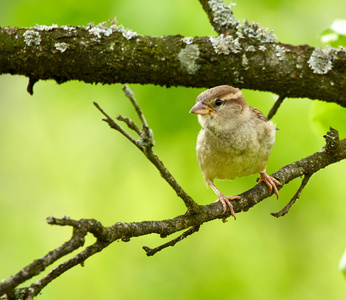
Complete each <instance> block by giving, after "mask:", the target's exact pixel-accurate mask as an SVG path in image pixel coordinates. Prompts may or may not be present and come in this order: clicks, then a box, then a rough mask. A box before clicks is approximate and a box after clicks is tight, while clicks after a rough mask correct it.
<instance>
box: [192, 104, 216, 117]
mask: <svg viewBox="0 0 346 300" xmlns="http://www.w3.org/2000/svg"><path fill="white" fill-rule="evenodd" d="M212 110H213V109H212V108H210V107H209V106H206V105H204V104H203V103H202V102H201V101H200V102H197V103H196V104H195V105H194V107H192V108H191V110H190V113H193V114H197V115H206V114H209V113H210V112H211V111H212Z"/></svg>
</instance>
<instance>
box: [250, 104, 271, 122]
mask: <svg viewBox="0 0 346 300" xmlns="http://www.w3.org/2000/svg"><path fill="white" fill-rule="evenodd" d="M250 110H251V111H252V112H254V113H255V114H256V116H257V118H258V119H260V120H262V121H265V122H267V121H268V118H267V117H266V116H265V115H264V114H263V113H262V112H261V111H260V110H258V109H257V108H254V107H251V106H250Z"/></svg>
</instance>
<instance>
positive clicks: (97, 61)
mask: <svg viewBox="0 0 346 300" xmlns="http://www.w3.org/2000/svg"><path fill="white" fill-rule="evenodd" d="M244 28H245V29H244ZM244 28H243V29H242V30H238V31H237V34H236V35H234V36H233V37H232V35H225V36H223V35H221V36H219V37H212V38H211V37H209V36H207V37H193V38H184V37H183V36H180V35H175V36H162V37H153V36H146V35H137V34H135V33H133V32H132V31H126V30H124V29H123V27H121V26H115V25H113V26H111V27H107V26H104V25H98V26H88V27H67V26H63V27H58V26H51V27H47V26H36V27H34V28H0V53H1V55H0V74H6V73H9V74H12V75H24V76H27V77H29V78H30V83H29V88H28V89H29V91H30V92H32V86H33V84H34V83H35V82H36V81H38V80H47V79H54V80H56V81H57V82H58V83H62V82H65V81H69V80H80V81H84V82H86V83H103V84H112V83H117V82H121V83H140V84H157V85H161V86H167V87H169V86H185V87H212V86H216V85H221V84H229V85H233V86H237V87H239V88H246V89H253V90H260V91H270V92H273V93H276V94H278V95H281V96H285V97H308V98H311V99H321V100H325V101H328V102H335V103H338V104H340V105H341V106H344V107H345V106H346V95H345V93H343V92H342V91H344V90H345V89H346V72H345V71H346V68H345V66H346V64H345V62H346V51H344V49H339V50H338V49H333V48H330V49H329V50H325V51H324V50H321V49H314V48H312V47H310V46H308V45H303V46H293V45H287V44H281V43H275V42H273V41H272V38H271V36H270V35H269V36H267V37H265V38H263V36H265V32H263V29H261V30H260V29H259V28H260V27H259V26H258V25H256V24H255V25H254V24H247V26H246V27H244ZM256 34H257V35H256ZM266 34H270V33H266ZM323 51H324V52H323ZM329 67H330V69H329Z"/></svg>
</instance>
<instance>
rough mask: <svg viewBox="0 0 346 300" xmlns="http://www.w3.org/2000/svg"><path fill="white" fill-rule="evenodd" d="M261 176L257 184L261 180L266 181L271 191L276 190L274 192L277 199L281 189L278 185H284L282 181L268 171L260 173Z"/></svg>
mask: <svg viewBox="0 0 346 300" xmlns="http://www.w3.org/2000/svg"><path fill="white" fill-rule="evenodd" d="M260 175H261V178H260V180H259V181H258V183H257V184H259V183H261V182H265V184H266V185H267V186H268V187H269V190H270V192H272V191H273V190H274V194H275V195H276V199H278V198H279V191H278V188H277V187H276V185H282V184H281V182H280V181H278V180H276V179H275V178H274V177H271V176H269V175H268V174H267V173H266V172H261V173H260Z"/></svg>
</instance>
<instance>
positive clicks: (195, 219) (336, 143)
mask: <svg viewBox="0 0 346 300" xmlns="http://www.w3.org/2000/svg"><path fill="white" fill-rule="evenodd" d="M124 90H125V93H126V96H127V97H128V98H130V101H131V103H132V104H133V106H134V108H135V110H136V111H137V114H138V115H139V116H140V119H141V121H142V130H140V131H139V132H138V130H139V127H138V126H137V125H136V126H135V127H134V126H132V125H131V126H129V127H130V129H131V130H134V131H135V132H136V133H137V134H139V136H140V138H139V139H138V140H135V139H133V138H132V137H131V136H130V135H128V134H127V133H126V132H125V131H124V130H123V129H122V128H121V127H120V126H119V125H118V124H117V123H116V122H115V121H114V120H112V119H111V118H110V117H109V116H108V115H107V114H106V113H105V112H104V111H103V110H102V109H101V108H100V107H99V106H98V105H97V104H95V105H96V107H97V108H98V109H99V110H100V112H101V113H102V114H103V115H104V116H105V117H106V119H104V121H106V122H107V123H108V124H109V125H110V127H111V128H113V129H115V130H117V131H119V132H120V133H122V134H123V135H124V136H125V137H126V138H127V139H129V140H130V141H131V142H132V143H133V144H134V145H135V146H136V147H137V148H138V149H140V150H141V151H142V152H143V153H144V154H145V155H146V157H147V158H148V159H149V160H150V161H151V162H152V163H153V164H154V165H155V167H156V168H157V169H158V170H159V171H160V174H161V175H162V177H163V178H164V179H165V180H166V181H167V182H168V183H169V184H170V185H171V186H172V188H173V189H174V190H175V191H176V192H177V194H178V196H179V197H181V198H182V199H183V200H184V203H185V205H186V207H187V208H188V210H187V212H186V213H184V214H183V215H180V216H177V217H175V218H173V219H167V220H162V221H143V222H133V223H124V222H118V223H116V224H114V225H112V226H109V227H104V226H103V225H102V224H101V223H100V222H99V221H97V220H94V219H82V220H79V221H77V220H72V219H70V218H69V217H63V218H61V219H57V218H54V217H50V218H48V219H47V222H48V224H51V225H59V226H71V227H72V228H73V233H72V237H71V239H70V240H69V241H68V242H66V243H64V244H63V245H62V246H60V247H58V248H56V249H55V250H53V251H51V252H49V253H48V254H47V255H45V256H44V257H42V258H40V259H38V260H35V261H34V262H32V263H31V264H29V265H28V266H26V267H24V268H23V269H22V270H21V271H19V272H18V273H17V274H15V275H13V276H12V277H10V278H9V279H7V280H3V281H1V283H0V297H1V298H3V299H32V297H34V296H36V295H37V294H39V293H40V291H41V290H42V289H43V288H44V287H45V286H47V285H48V284H49V283H50V282H51V281H52V280H54V279H55V278H57V277H58V276H60V275H62V274H63V273H65V272H66V271H68V270H69V269H71V268H73V267H75V266H76V265H79V264H81V265H83V264H84V261H85V260H87V259H88V258H89V257H91V256H93V255H94V254H96V253H98V252H100V251H102V250H103V249H104V248H106V247H107V246H109V245H110V244H111V243H113V242H114V241H117V240H122V241H126V242H127V241H130V239H131V238H132V237H138V236H144V235H147V234H152V233H157V234H160V236H161V237H166V236H168V235H170V234H172V233H175V232H178V231H181V230H184V229H187V228H190V229H189V230H187V231H186V232H185V233H183V234H182V235H180V236H179V237H177V238H175V239H173V240H172V241H170V242H168V243H165V244H164V245H162V246H159V247H157V248H154V249H150V248H149V247H144V250H145V251H146V252H147V255H153V254H155V253H157V252H158V251H161V250H162V249H165V248H167V247H168V246H174V245H175V244H176V243H177V242H179V241H181V240H183V239H184V238H185V237H187V236H189V235H191V234H193V233H195V232H197V231H198V229H199V227H200V225H202V224H203V223H206V222H209V221H212V220H215V219H225V218H227V217H229V216H230V211H229V209H228V210H227V211H226V213H225V214H223V213H222V205H221V203H219V202H216V203H212V204H209V205H203V206H200V205H198V204H197V203H196V202H194V201H193V200H192V198H191V197H190V196H188V195H187V194H186V193H185V192H184V191H183V190H182V188H181V187H180V186H179V185H178V183H177V182H176V181H175V179H174V178H173V176H172V175H171V174H170V172H169V171H168V170H167V169H166V168H165V167H164V165H163V163H162V162H161V161H160V160H159V159H158V157H157V156H156V154H155V153H154V152H153V151H152V146H153V144H154V143H153V140H152V134H151V130H150V128H149V127H148V125H147V122H146V121H145V117H144V115H143V113H142V111H141V110H140V109H139V106H138V104H137V102H136V101H135V99H134V97H133V94H132V92H130V90H129V89H128V88H127V87H125V88H124ZM123 119H124V118H123ZM126 120H128V121H126V124H132V122H133V121H132V120H130V119H128V118H126ZM143 127H147V129H146V130H144V129H143ZM137 129H138V130H137ZM141 136H142V138H141ZM324 137H325V139H326V146H325V147H323V148H322V149H321V150H320V151H318V152H316V153H314V154H313V155H311V156H309V157H306V158H303V159H301V160H299V161H297V162H294V163H291V164H289V165H286V166H284V167H282V168H281V169H280V170H278V171H277V172H276V173H274V174H272V175H271V176H273V177H275V178H277V179H279V180H280V182H281V183H282V186H278V189H281V188H283V187H284V185H285V184H286V183H288V182H290V181H291V180H293V179H295V178H297V177H300V176H306V178H309V177H310V176H311V175H312V174H313V173H315V172H317V171H319V170H321V169H323V168H325V167H326V166H328V165H330V164H333V163H335V162H338V161H340V160H342V159H345V158H346V139H344V140H341V141H340V140H339V136H338V132H337V131H336V130H334V129H332V128H331V129H330V131H329V132H328V133H327V134H326V135H325V136H324ZM143 141H144V142H143ZM305 181H307V179H306V180H305ZM305 183H306V182H305ZM302 188H303V185H302V187H301V188H300V190H301V189H302ZM270 195H271V192H270V190H269V189H268V187H267V186H266V184H264V183H261V184H257V185H255V186H254V187H253V188H252V189H250V190H248V191H246V192H244V193H242V194H240V196H241V198H242V200H241V201H232V204H233V207H234V211H235V213H239V212H241V211H244V212H245V211H247V210H249V209H250V208H251V207H253V206H255V205H256V204H257V203H259V202H260V201H262V200H263V199H265V198H267V197H269V196H270ZM296 195H297V194H296ZM88 233H91V234H93V235H94V237H95V238H96V241H95V243H93V244H92V245H90V246H88V247H86V248H85V249H84V250H82V251H81V252H79V253H78V254H76V255H75V256H74V257H72V258H71V259H68V260H66V261H65V262H63V263H61V264H60V265H59V266H58V267H56V268H54V269H53V270H51V271H50V272H49V273H48V274H47V275H45V276H43V277H42V278H41V279H40V280H38V281H36V282H35V283H33V284H31V285H30V286H28V287H23V288H17V287H18V285H20V284H22V283H24V282H26V281H27V280H29V279H31V278H33V277H34V276H37V275H39V274H40V273H41V272H43V271H44V270H45V269H46V268H47V267H48V266H51V265H52V264H53V263H55V262H56V261H57V260H58V259H61V258H62V257H64V256H66V255H67V254H69V253H72V252H73V251H75V250H77V249H78V248H80V247H82V246H83V245H84V241H85V236H86V235H87V234H88Z"/></svg>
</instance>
